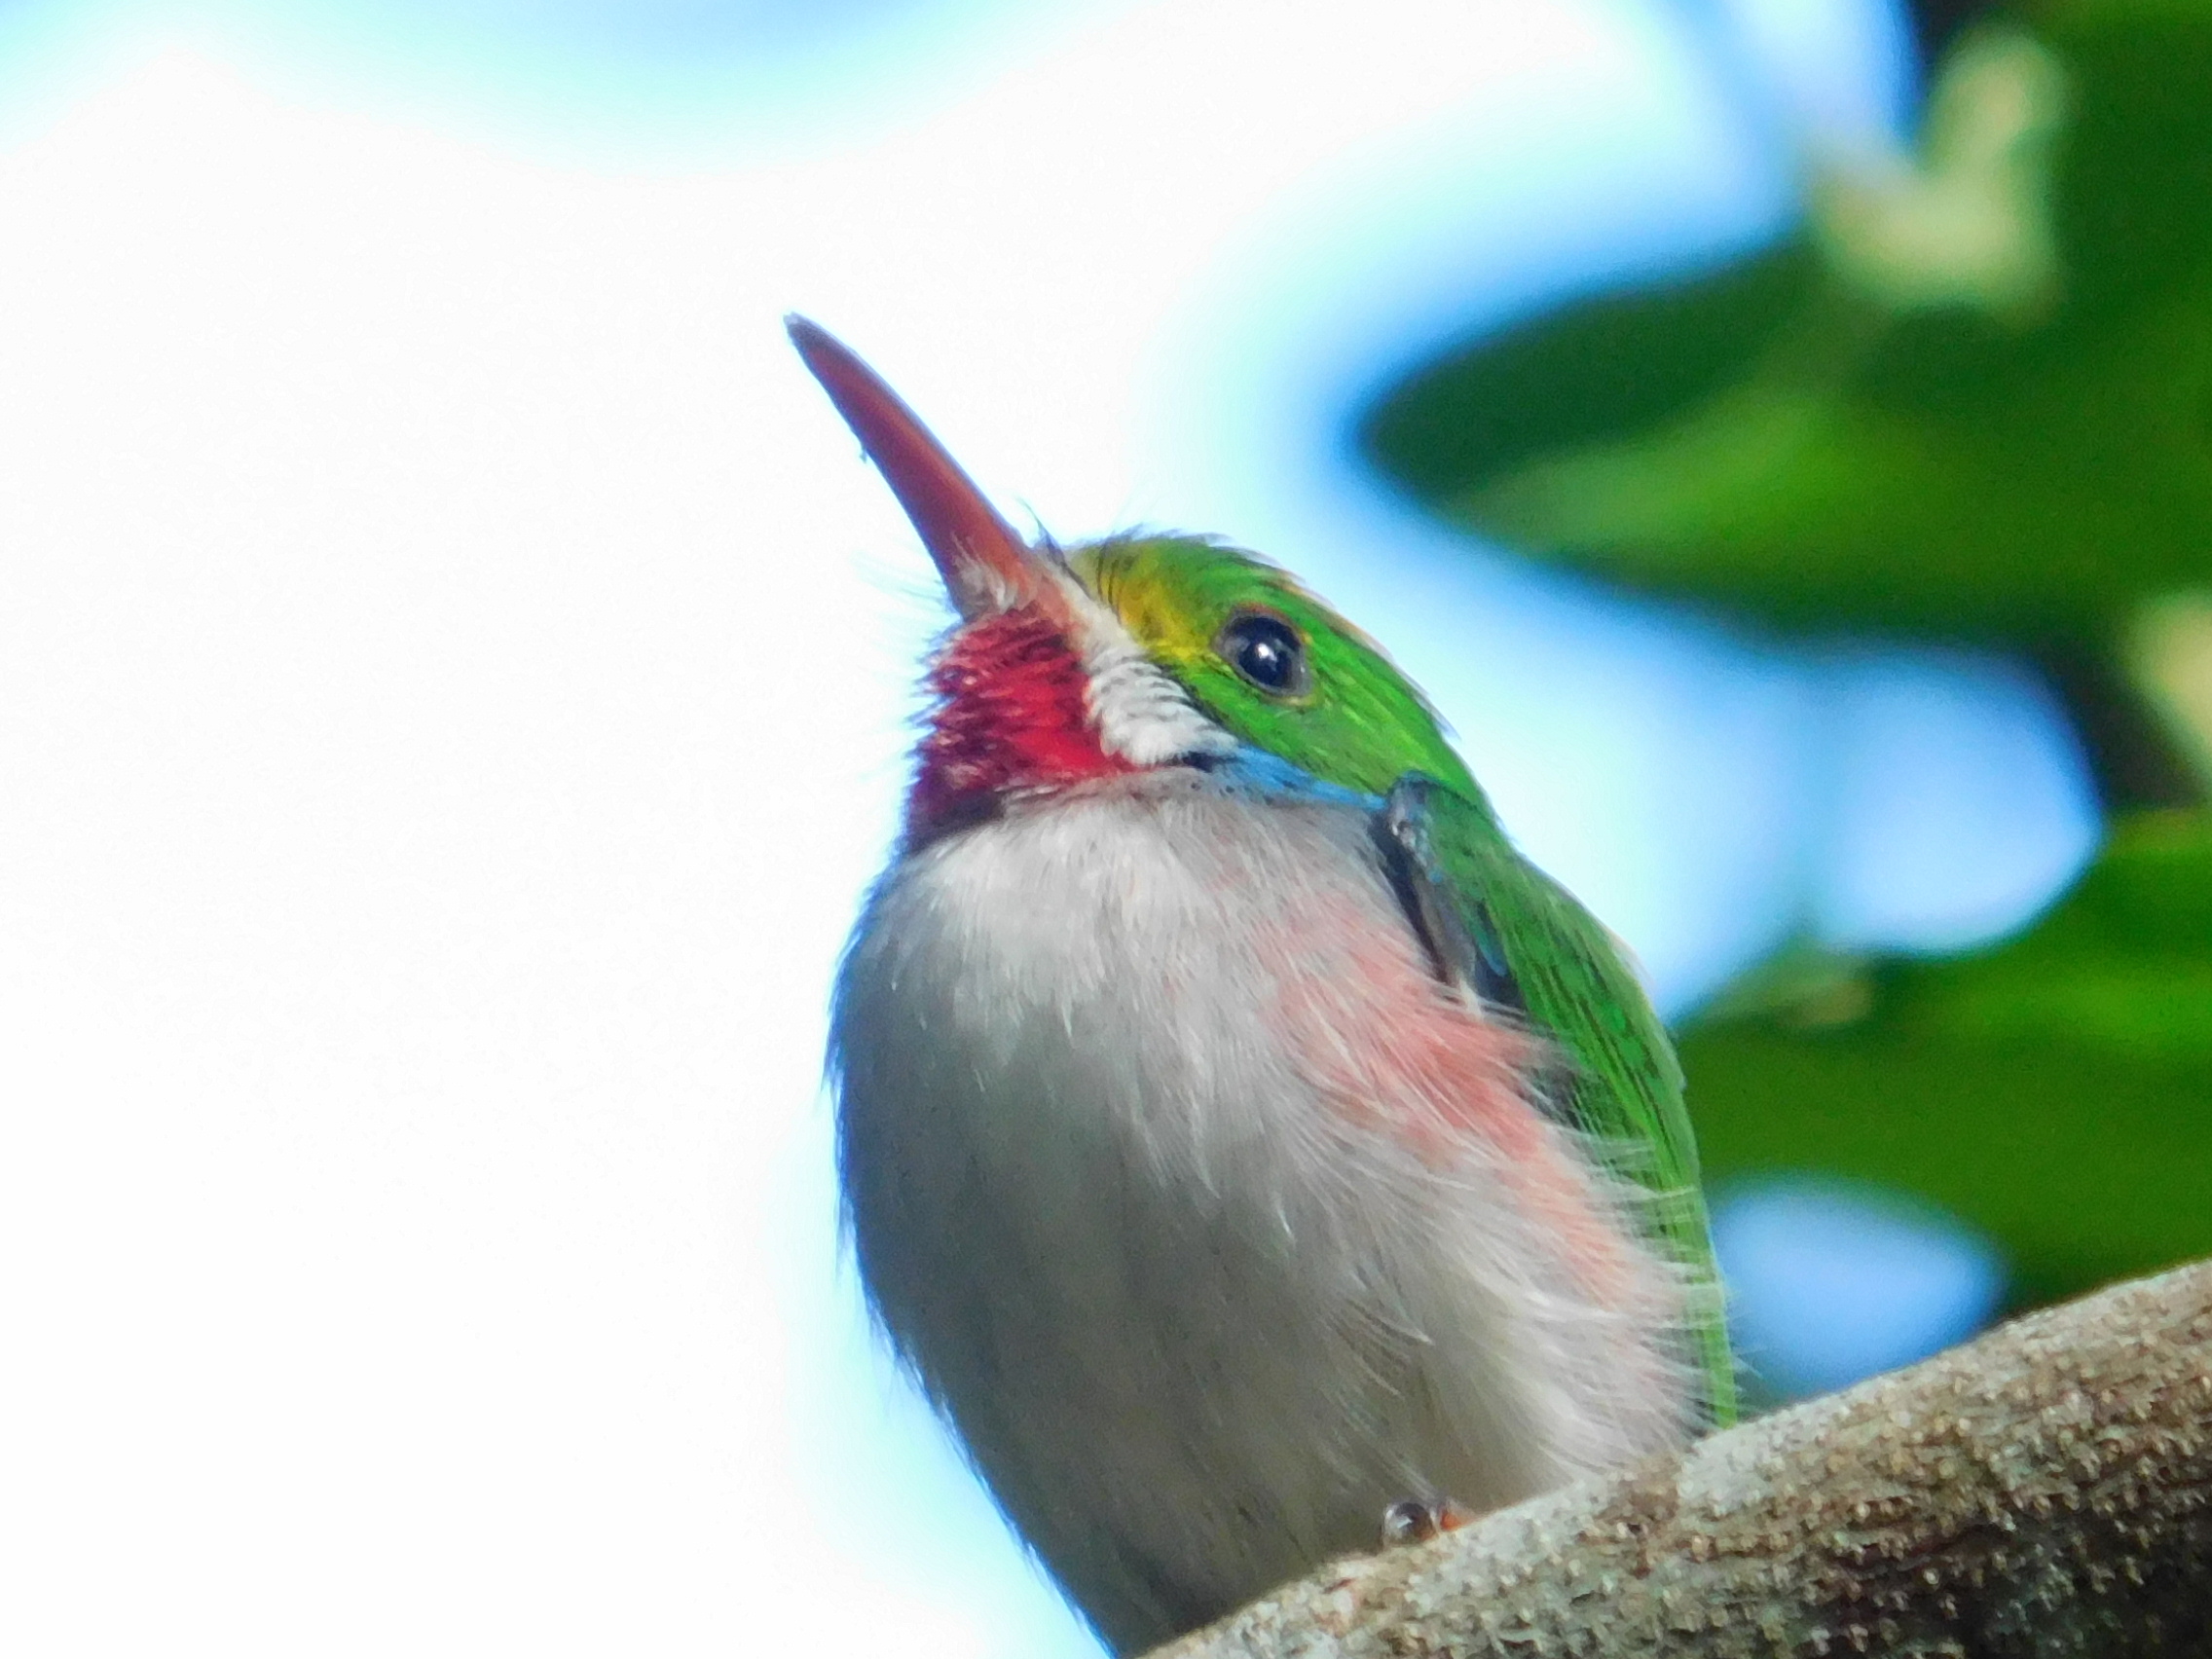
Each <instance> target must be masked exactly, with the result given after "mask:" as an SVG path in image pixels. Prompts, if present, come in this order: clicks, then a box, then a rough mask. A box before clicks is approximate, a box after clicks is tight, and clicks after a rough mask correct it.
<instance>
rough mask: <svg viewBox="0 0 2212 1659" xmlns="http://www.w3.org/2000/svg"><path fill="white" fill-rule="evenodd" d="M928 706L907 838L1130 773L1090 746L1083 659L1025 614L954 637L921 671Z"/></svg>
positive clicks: (1055, 630)
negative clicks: (1005, 800)
mask: <svg viewBox="0 0 2212 1659" xmlns="http://www.w3.org/2000/svg"><path fill="white" fill-rule="evenodd" d="M928 683H929V688H930V692H931V694H932V695H933V696H934V697H935V698H936V699H937V706H936V707H935V708H934V709H933V710H932V711H931V713H930V717H929V729H928V730H927V731H926V732H925V733H924V734H923V736H922V741H921V744H920V746H919V748H918V749H917V751H916V756H915V757H916V760H917V762H918V766H917V771H916V775H915V778H914V792H913V794H912V796H911V797H910V799H909V800H908V802H907V808H906V830H907V833H908V834H909V835H911V836H914V837H915V838H917V839H919V838H920V837H922V836H925V835H927V834H929V833H931V832H932V831H934V830H943V829H949V828H951V827H952V826H954V825H956V824H960V823H966V822H971V821H973V820H974V819H977V818H978V817H982V816H984V815H985V814H987V813H989V812H990V811H992V810H993V809H994V808H995V807H996V806H997V804H998V802H999V800H1000V799H1001V797H1003V796H1004V795H1006V794H1008V793H1013V792H1015V791H1024V790H1049V789H1059V788H1064V787H1066V786H1067V785H1070V784H1079V783H1085V782H1088V781H1089V780H1091V779H1094V778H1109V777H1114V776H1117V775H1119V774H1122V773H1125V772H1132V771H1134V770H1136V768H1135V767H1134V766H1132V765H1131V764H1130V763H1129V762H1128V761H1126V760H1124V759H1123V758H1122V757H1121V756H1118V755H1110V754H1108V753H1107V752H1106V751H1105V750H1104V749H1103V748H1101V747H1100V745H1099V742H1098V730H1097V727H1096V725H1095V724H1094V722H1093V721H1092V720H1091V718H1090V707H1089V703H1088V699H1087V698H1086V695H1085V691H1086V687H1087V685H1088V679H1087V676H1086V673H1085V670H1084V665H1083V659H1082V658H1081V657H1080V656H1079V655H1077V653H1076V651H1075V648H1074V647H1073V646H1072V645H1070V644H1069V643H1068V638H1067V634H1066V633H1065V631H1064V630H1063V629H1062V628H1061V626H1060V625H1059V624H1058V623H1057V622H1055V621H1053V620H1052V619H1051V618H1050V617H1048V616H1045V615H1043V614H1041V613H1040V612H1039V611H1038V610H1037V609H1036V608H1031V607H1024V608H1021V609H1018V610H1010V611H1007V612H1006V613H1005V614H1003V615H999V616H992V617H987V618H985V619H984V620H982V621H980V622H974V623H971V624H969V625H968V626H967V627H965V628H963V629H961V630H960V631H959V632H958V633H957V634H955V635H954V636H953V637H952V639H951V640H950V641H949V642H947V643H946V645H945V647H944V649H943V650H942V651H940V653H939V654H938V658H937V660H936V662H935V663H933V664H932V665H931V667H930V673H929V681H928Z"/></svg>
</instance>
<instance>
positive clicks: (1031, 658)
mask: <svg viewBox="0 0 2212 1659" xmlns="http://www.w3.org/2000/svg"><path fill="white" fill-rule="evenodd" d="M791 329H792V337H793V341H794V343H795V344H796V345H797V346H798V349H799V351H800V354H801V355H802V356H803V357H804V358H805V360H806V363H807V366H808V367H809V368H810V369H812V370H813V372H814V374H815V376H816V378H817V379H818V380H820V381H821V382H822V385H823V386H824V387H825V388H826V389H827V390H828V391H829V393H830V398H831V401H833V402H834V403H835V404H836V406H837V409H838V411H839V413H841V414H842V415H843V416H844V417H845V420H846V421H847V423H848V424H851V426H852V427H853V429H854V431H855V432H856V433H858V434H859V436H860V439H861V442H862V444H863V445H864V447H866V450H867V453H868V455H869V456H870V458H871V459H873V460H874V461H875V462H876V464H877V466H878V467H879V468H880V469H881V470H882V472H883V475H884V478H885V480H886V482H888V483H889V484H890V486H891V488H892V491H893V493H894V494H895V495H897V497H898V498H899V500H900V503H901V504H902V505H903V507H904V508H905V509H906V513H907V516H908V517H909V518H911V519H912V520H913V522H914V527H915V529H916V530H918V531H919V532H920V533H921V537H922V541H923V543H924V545H926V546H927V547H928V548H929V551H930V554H931V557H932V558H933V559H935V560H936V562H937V566H938V570H939V572H940V574H941V575H942V576H943V578H944V584H945V591H946V593H947V594H948V596H949V597H950V598H951V600H952V603H953V605H954V607H955V608H957V609H958V610H959V612H960V614H961V617H962V625H961V626H960V627H959V628H957V629H955V630H954V632H953V633H952V635H951V636H950V637H949V638H948V640H947V641H946V643H945V645H943V646H942V647H941V649H940V654H939V656H938V659H937V661H936V663H935V665H934V667H933V669H932V673H931V685H932V689H933V690H934V691H935V692H936V694H937V696H938V698H939V707H938V708H937V710H936V711H935V712H934V714H933V717H932V725H931V729H930V733H929V735H928V736H926V737H925V738H924V740H923V743H922V747H921V770H920V774H919V776H918V777H917V780H916V784H915V791H916V800H915V818H916V822H917V824H918V825H920V826H921V827H924V828H929V827H934V826H935V825H937V824H939V823H940V822H944V821H947V820H953V821H957V820H959V819H962V818H965V817H967V816H968V815H970V814H971V813H972V812H973V811H974V810H975V809H976V807H977V805H978V804H979V803H981V802H982V801H983V800H984V798H985V797H988V798H989V799H992V800H996V799H1001V798H1004V797H1006V796H1009V795H1012V794H1022V795H1030V796H1034V795H1037V794H1040V793H1050V792H1051V790H1053V789H1055V788H1061V787H1069V786H1075V785H1081V784H1085V783H1088V782H1090V781H1092V780H1095V779H1098V778H1101V777H1107V776H1111V775H1113V774H1115V773H1118V772H1128V771H1132V770H1143V769H1147V768H1151V767H1156V766H1163V765H1175V764H1184V763H1187V762H1193V761H1198V762H1201V763H1220V762H1223V761H1234V760H1235V757H1236V756H1238V755H1239V754H1240V753H1248V752H1250V751H1258V752H1260V753H1261V754H1263V755H1265V756H1272V758H1273V759H1274V760H1275V761H1279V762H1284V763H1286V764H1287V766H1288V767H1289V768H1295V772H1290V771H1284V772H1281V773H1280V774H1279V781H1280V782H1282V783H1284V784H1285V785H1286V786H1288V787H1296V786H1297V784H1298V780H1297V778H1296V773H1304V774H1306V775H1307V776H1308V777H1309V778H1310V779H1312V780H1314V781H1316V782H1318V783H1320V784H1322V785H1326V786H1329V787H1331V788H1332V789H1335V790H1339V791H1348V792H1352V793H1358V794H1362V795H1370V796H1375V797H1381V796H1382V795H1383V794H1385V793H1388V791H1389V789H1390V787H1391V785H1393V784H1394V783H1396V782H1397V781H1398V779H1400V778H1401V777H1403V776H1404V775H1405V774H1407V773H1408V772H1422V773H1426V774H1427V775H1428V776H1429V777H1431V778H1434V779H1435V780H1437V781H1438V782H1439V783H1442V784H1444V785H1446V786H1448V787H1449V788H1451V789H1452V790H1454V791H1456V793H1459V794H1461V795H1464V796H1465V797H1467V798H1468V799H1469V800H1470V801H1474V802H1478V803H1479V802H1480V801H1481V795H1480V793H1479V792H1478V791H1477V790H1476V788H1475V784H1474V780H1473V779H1472V778H1470V777H1469V776H1468V774H1467V768H1466V766H1465V764H1464V763H1463V762H1462V761H1461V760H1460V759H1459V757H1458V756H1457V755H1456V754H1454V753H1453V750H1452V746H1451V745H1450V743H1448V742H1447V741H1446V739H1445V736H1444V733H1443V730H1442V728H1441V726H1440V725H1439V723H1438V720H1437V718H1436V714H1435V711H1434V710H1432V709H1431V708H1430V707H1429V706H1428V703H1427V701H1426V699H1424V698H1423V697H1422V696H1421V694H1420V693H1419V691H1418V690H1416V689H1415V688H1414V686H1413V684H1412V683H1411V682H1409V681H1408V680H1407V679H1406V677H1405V676H1404V675H1402V674H1401V673H1399V672H1398V670H1397V669H1396V668H1395V667H1394V666H1393V665H1392V664H1391V662H1390V660H1389V658H1388V657H1386V656H1384V655H1383V650H1382V648H1381V647H1380V646H1378V645H1376V644H1375V643H1374V642H1373V641H1371V640H1370V639H1368V638H1367V636H1366V635H1364V634H1362V633H1361V632H1360V631H1359V630H1358V629H1357V628H1354V627H1353V626H1352V625H1351V624H1350V623H1348V622H1346V620H1345V619H1344V618H1343V617H1341V616H1339V615H1338V614H1337V613H1336V612H1335V611H1333V610H1331V609H1330V608H1328V607H1327V606H1326V605H1324V604H1322V603H1321V602H1320V601H1319V600H1317V599H1315V598H1314V597H1313V596H1312V595H1311V594H1309V593H1308V592H1306V591H1305V590H1304V589H1303V588H1301V587H1300V586H1299V585H1298V583H1297V582H1296V581H1295V580H1293V579H1292V578H1291V577H1290V576H1289V575H1288V574H1286V573H1285V572H1284V571H1280V570H1278V569H1276V568H1275V567H1274V566H1272V565H1270V564H1269V563H1267V562H1266V561H1265V560H1263V559H1260V558H1258V557H1256V556H1254V555H1253V554H1250V553H1246V552H1243V551H1241V550H1240V549H1237V548H1235V547H1231V546H1228V545H1225V544H1224V543H1222V542H1219V541H1215V540H1211V539H1208V538H1205V537H1199V536H1182V535H1125V536H1114V537H1110V538H1108V539H1106V540H1104V541H1098V542H1093V543H1090V544H1088V545H1087V546H1083V547H1079V548H1076V549H1074V550H1072V551H1063V550H1062V549H1060V548H1058V547H1056V546H1053V545H1051V543H1049V542H1048V543H1046V544H1043V545H1040V546H1034V547H1033V546H1031V545H1029V544H1028V543H1027V542H1025V541H1023V540H1022V538H1021V537H1020V536H1019V535H1015V534H1014V531H1013V529H1012V528H1011V527H1010V526H1008V525H1007V523H1006V521H1005V520H1004V519H1003V518H1001V517H1000V516H999V514H998V513H997V511H996V510H995V509H994V508H993V507H992V506H991V505H990V503H989V502H988V501H987V500H986V499H985V498H983V496H982V494H981V492H980V491H978V490H977V488H976V486H975V484H974V483H973V482H972V481H971V480H970V479H969V478H968V476H967V475H966V474H965V473H964V472H962V471H961V469H960V467H959V466H958V465H957V464H956V463H955V462H954V461H952V459H951V457H950V456H948V455H946V454H945V452H944V450H943V448H942V447H941V446H940V444H939V443H938V442H937V440H936V439H935V438H934V437H932V436H931V435H930V433H929V431H928V429H927V428H926V427H924V426H923V425H922V424H921V422H920V421H919V419H917V418H916V417H915V415H914V414H913V412H912V411H911V410H909V409H907V407H906V406H905V405H904V404H903V402H901V401H900V400H899V398H898V396H897V395H896V394H895V393H894V392H893V391H892V390H891V389H890V387H887V386H886V385H884V383H883V382H882V381H881V380H880V379H879V378H878V377H877V376H876V375H875V374H874V372H873V371H872V370H870V369H868V368H867V366H866V364H864V363H863V362H861V360H860V359H859V358H858V357H856V356H854V355H853V354H852V352H850V351H849V350H846V349H845V348H844V347H843V346H841V345H840V344H838V343H837V342H836V341H835V340H833V339H832V338H830V336H829V335H828V334H826V333H824V332H823V331H822V330H821V329H819V328H816V327H815V326H814V325H813V324H811V323H808V322H805V321H803V320H799V319H794V320H793V322H792V324H791ZM1275 776H1276V774H1274V773H1272V771H1271V772H1270V773H1268V775H1267V776H1266V777H1261V778H1260V781H1261V782H1262V783H1265V782H1267V781H1269V778H1272V777H1275ZM1478 810H1479V811H1481V812H1482V813H1483V816H1484V818H1485V820H1486V821H1487V819H1488V811H1487V808H1480V807H1478Z"/></svg>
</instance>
